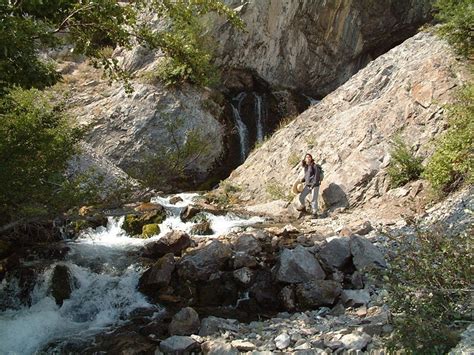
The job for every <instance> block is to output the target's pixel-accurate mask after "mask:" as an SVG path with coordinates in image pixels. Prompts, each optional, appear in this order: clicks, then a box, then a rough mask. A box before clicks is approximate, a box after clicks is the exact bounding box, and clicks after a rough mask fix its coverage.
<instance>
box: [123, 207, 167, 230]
mask: <svg viewBox="0 0 474 355" xmlns="http://www.w3.org/2000/svg"><path fill="white" fill-rule="evenodd" d="M156 206H159V207H157V208H156V209H154V210H151V211H147V212H144V213H143V214H128V215H127V216H125V219H124V221H123V224H122V228H123V230H124V231H126V232H127V233H128V234H130V235H131V236H135V235H141V234H142V231H143V226H144V225H146V224H155V223H156V224H160V223H162V222H163V221H164V220H165V218H166V212H165V209H164V207H163V206H161V205H156Z"/></svg>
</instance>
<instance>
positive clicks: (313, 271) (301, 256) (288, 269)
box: [276, 245, 326, 283]
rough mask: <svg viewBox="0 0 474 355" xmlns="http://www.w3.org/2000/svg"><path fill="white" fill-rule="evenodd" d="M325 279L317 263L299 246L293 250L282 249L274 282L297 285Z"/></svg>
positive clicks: (311, 255)
mask: <svg viewBox="0 0 474 355" xmlns="http://www.w3.org/2000/svg"><path fill="white" fill-rule="evenodd" d="M325 277H326V274H325V273H324V271H323V269H322V268H321V266H320V265H319V263H318V261H317V260H316V258H315V257H314V255H313V254H311V253H310V252H309V251H307V250H306V249H305V248H304V247H302V246H301V245H298V246H297V247H296V248H295V249H293V250H291V249H284V250H283V251H282V253H281V255H280V260H279V262H278V265H277V268H276V280H277V281H280V282H287V283H299V282H307V281H314V280H322V279H324V278H325Z"/></svg>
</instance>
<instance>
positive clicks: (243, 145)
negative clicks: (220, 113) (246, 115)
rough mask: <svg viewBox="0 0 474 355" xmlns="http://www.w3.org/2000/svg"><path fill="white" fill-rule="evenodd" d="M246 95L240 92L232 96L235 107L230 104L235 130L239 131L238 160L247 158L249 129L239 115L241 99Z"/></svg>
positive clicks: (242, 160)
mask: <svg viewBox="0 0 474 355" xmlns="http://www.w3.org/2000/svg"><path fill="white" fill-rule="evenodd" d="M246 96H247V94H246V93H245V92H241V93H240V94H238V95H237V96H236V97H234V99H233V101H236V103H237V107H236V106H234V104H232V111H233V113H234V120H235V124H236V126H237V131H238V133H239V139H240V160H241V162H244V160H245V158H247V154H248V153H249V150H250V147H249V130H248V128H247V126H246V125H245V123H244V121H242V117H241V116H240V109H241V106H242V100H243V99H244V98H245V97H246Z"/></svg>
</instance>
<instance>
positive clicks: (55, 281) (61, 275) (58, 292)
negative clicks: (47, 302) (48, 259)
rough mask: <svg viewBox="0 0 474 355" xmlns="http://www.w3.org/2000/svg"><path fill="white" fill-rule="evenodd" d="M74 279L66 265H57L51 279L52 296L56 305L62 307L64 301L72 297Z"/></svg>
mask: <svg viewBox="0 0 474 355" xmlns="http://www.w3.org/2000/svg"><path fill="white" fill-rule="evenodd" d="M73 282H74V281H73V278H72V276H71V273H70V272H69V269H68V267H67V266H65V265H56V266H55V267H54V271H53V276H52V278H51V295H52V296H53V297H54V299H55V301H56V304H57V305H59V306H61V305H62V304H63V302H64V300H66V299H68V298H69V297H70V296H71V293H72V290H73Z"/></svg>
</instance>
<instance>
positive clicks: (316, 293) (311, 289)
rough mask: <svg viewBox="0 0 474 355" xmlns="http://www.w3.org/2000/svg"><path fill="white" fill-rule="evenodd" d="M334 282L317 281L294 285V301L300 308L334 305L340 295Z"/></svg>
mask: <svg viewBox="0 0 474 355" xmlns="http://www.w3.org/2000/svg"><path fill="white" fill-rule="evenodd" d="M341 290H342V288H341V285H340V284H339V283H338V282H336V281H331V280H317V281H312V282H305V283H302V284H299V285H296V300H297V302H298V305H299V306H300V307H302V308H315V307H320V306H328V305H332V304H334V302H335V301H336V299H337V297H339V295H340V294H341Z"/></svg>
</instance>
